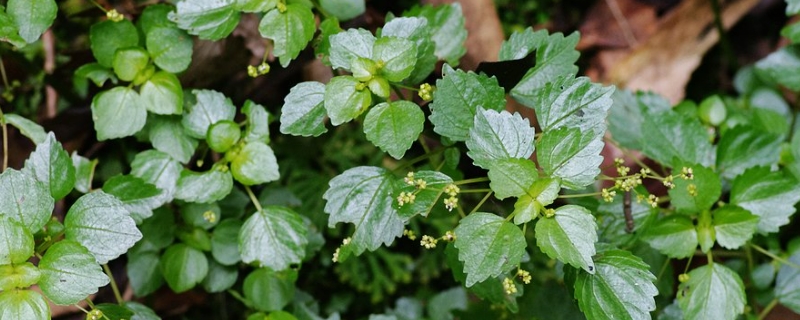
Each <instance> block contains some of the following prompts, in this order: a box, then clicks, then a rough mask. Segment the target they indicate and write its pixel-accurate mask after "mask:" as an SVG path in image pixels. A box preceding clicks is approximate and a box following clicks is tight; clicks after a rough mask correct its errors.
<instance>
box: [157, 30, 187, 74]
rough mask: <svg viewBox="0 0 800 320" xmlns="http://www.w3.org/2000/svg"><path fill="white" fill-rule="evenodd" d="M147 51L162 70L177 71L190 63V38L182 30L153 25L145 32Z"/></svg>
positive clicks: (181, 70) (180, 70)
mask: <svg viewBox="0 0 800 320" xmlns="http://www.w3.org/2000/svg"><path fill="white" fill-rule="evenodd" d="M146 39H147V40H146V45H147V52H149V53H150V57H152V58H153V62H154V63H155V64H156V65H157V66H158V67H159V68H161V69H162V70H164V71H167V72H170V73H179V72H183V71H184V70H186V68H188V67H189V64H190V63H192V46H193V44H194V42H193V41H192V38H191V37H190V36H189V35H188V34H186V32H184V31H183V30H180V29H176V28H168V27H167V28H165V27H154V28H152V29H150V30H149V31H148V32H147V36H146Z"/></svg>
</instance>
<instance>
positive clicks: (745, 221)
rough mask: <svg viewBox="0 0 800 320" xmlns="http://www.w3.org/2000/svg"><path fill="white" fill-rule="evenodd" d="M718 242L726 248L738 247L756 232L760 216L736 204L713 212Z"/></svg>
mask: <svg viewBox="0 0 800 320" xmlns="http://www.w3.org/2000/svg"><path fill="white" fill-rule="evenodd" d="M712 214H713V217H714V218H713V219H714V231H715V234H716V237H717V243H719V245H720V246H722V247H723V248H726V249H731V250H734V249H738V248H739V247H741V246H742V245H744V244H745V243H746V242H747V241H749V240H750V238H752V237H753V233H755V232H756V225H758V217H757V216H754V215H753V214H751V213H750V212H749V211H747V210H745V209H742V208H740V207H737V206H734V205H726V206H724V207H721V208H719V209H717V210H714V212H712Z"/></svg>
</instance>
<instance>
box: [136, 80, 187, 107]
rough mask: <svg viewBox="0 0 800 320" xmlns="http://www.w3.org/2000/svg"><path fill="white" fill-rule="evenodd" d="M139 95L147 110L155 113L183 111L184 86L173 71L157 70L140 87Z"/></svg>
mask: <svg viewBox="0 0 800 320" xmlns="http://www.w3.org/2000/svg"><path fill="white" fill-rule="evenodd" d="M139 95H141V97H142V102H143V103H144V107H145V108H146V109H147V111H150V112H152V113H155V114H181V113H183V88H182V87H181V82H180V81H179V80H178V77H176V76H175V75H174V74H172V73H169V72H164V71H158V72H156V73H155V74H153V76H152V77H150V79H149V80H147V82H145V83H144V84H143V85H142V87H141V89H139Z"/></svg>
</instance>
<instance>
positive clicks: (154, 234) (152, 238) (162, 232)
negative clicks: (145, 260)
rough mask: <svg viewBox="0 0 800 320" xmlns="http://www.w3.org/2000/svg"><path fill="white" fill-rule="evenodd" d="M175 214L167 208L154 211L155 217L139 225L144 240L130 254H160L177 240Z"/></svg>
mask: <svg viewBox="0 0 800 320" xmlns="http://www.w3.org/2000/svg"><path fill="white" fill-rule="evenodd" d="M174 226H175V212H173V210H172V208H168V207H166V206H164V207H160V208H158V209H155V210H153V216H151V217H150V218H147V219H145V220H144V221H142V223H141V224H140V225H139V230H140V231H141V232H142V240H141V241H139V242H137V243H136V245H135V246H133V248H131V250H130V252H158V251H161V249H164V248H166V247H168V246H169V245H170V244H172V242H173V241H174V240H175V232H176V229H175V228H174Z"/></svg>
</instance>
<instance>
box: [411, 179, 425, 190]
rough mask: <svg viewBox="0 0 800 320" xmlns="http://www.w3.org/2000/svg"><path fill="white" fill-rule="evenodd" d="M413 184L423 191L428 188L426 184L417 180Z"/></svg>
mask: <svg viewBox="0 0 800 320" xmlns="http://www.w3.org/2000/svg"><path fill="white" fill-rule="evenodd" d="M414 184H416V185H417V189H425V188H427V187H428V182H426V181H425V180H422V179H417V180H416V181H414Z"/></svg>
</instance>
